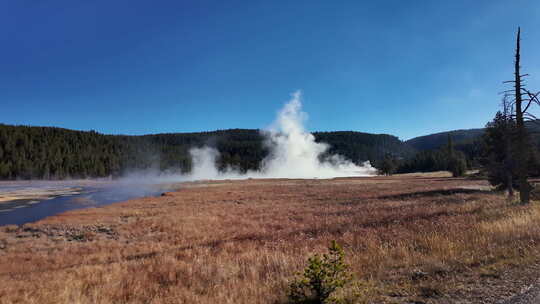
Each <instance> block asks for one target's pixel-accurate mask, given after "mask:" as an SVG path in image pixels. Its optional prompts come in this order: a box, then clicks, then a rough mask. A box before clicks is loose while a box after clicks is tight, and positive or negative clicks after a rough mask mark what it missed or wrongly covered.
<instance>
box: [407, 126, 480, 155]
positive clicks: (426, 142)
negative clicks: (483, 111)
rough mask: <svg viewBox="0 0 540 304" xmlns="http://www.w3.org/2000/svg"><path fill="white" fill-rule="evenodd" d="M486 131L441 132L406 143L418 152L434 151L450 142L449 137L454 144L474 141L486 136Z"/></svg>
mask: <svg viewBox="0 0 540 304" xmlns="http://www.w3.org/2000/svg"><path fill="white" fill-rule="evenodd" d="M484 131H485V129H484V128H481V129H463V130H453V131H446V132H439V133H434V134H429V135H423V136H418V137H415V138H411V139H409V140H407V141H405V143H406V144H408V145H410V146H411V147H413V148H414V149H416V150H434V149H438V148H440V147H442V146H444V145H445V144H446V143H447V142H448V135H450V136H451V137H452V141H453V142H454V143H460V142H465V141H470V140H474V139H476V138H479V137H480V136H482V134H484Z"/></svg>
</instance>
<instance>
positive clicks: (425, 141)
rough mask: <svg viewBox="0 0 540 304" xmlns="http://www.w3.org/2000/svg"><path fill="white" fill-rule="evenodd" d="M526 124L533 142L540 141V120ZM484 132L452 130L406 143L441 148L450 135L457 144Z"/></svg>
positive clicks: (465, 142)
mask: <svg viewBox="0 0 540 304" xmlns="http://www.w3.org/2000/svg"><path fill="white" fill-rule="evenodd" d="M525 125H526V127H527V129H528V130H529V132H530V134H531V137H532V139H533V142H536V143H540V120H536V121H527V122H526V123H525ZM484 132H485V128H476V129H461V130H452V131H446V132H439V133H433V134H428V135H423V136H418V137H415V138H411V139H409V140H406V141H405V143H406V144H407V145H409V146H410V147H412V148H414V149H416V150H419V151H423V150H434V149H439V148H441V147H442V146H444V145H445V144H446V143H447V142H448V135H450V136H451V137H452V141H453V142H454V143H455V144H457V145H463V144H471V143H472V142H474V141H476V140H479V139H480V137H481V136H482V135H483V134H484Z"/></svg>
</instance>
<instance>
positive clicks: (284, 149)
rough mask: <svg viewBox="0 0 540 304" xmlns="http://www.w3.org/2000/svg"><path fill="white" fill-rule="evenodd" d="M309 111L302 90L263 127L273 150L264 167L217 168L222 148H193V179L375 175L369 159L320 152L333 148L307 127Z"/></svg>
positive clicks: (191, 151) (294, 94)
mask: <svg viewBox="0 0 540 304" xmlns="http://www.w3.org/2000/svg"><path fill="white" fill-rule="evenodd" d="M306 119H307V114H306V113H304V112H302V102H301V93H300V92H295V93H293V94H292V98H291V100H290V101H289V102H288V103H287V104H285V106H284V107H283V108H282V109H281V110H280V111H279V113H278V116H277V119H276V121H275V122H274V123H273V124H272V125H271V127H270V128H269V129H268V130H266V131H263V135H264V136H265V137H266V141H265V144H266V145H267V146H268V148H269V150H270V153H269V155H268V157H266V158H265V159H264V160H263V162H262V167H261V170H260V171H249V172H247V173H245V174H241V173H239V172H237V171H235V170H232V169H229V170H225V172H220V171H218V169H217V168H216V165H215V164H216V159H217V157H218V156H219V152H218V151H217V150H216V149H214V148H210V147H202V148H193V149H191V150H190V154H191V157H192V159H193V169H192V172H191V173H190V174H189V176H186V178H187V179H189V180H202V179H240V178H333V177H346V176H369V175H375V174H376V169H375V168H373V167H372V166H371V165H370V163H369V161H366V162H364V163H363V164H362V166H357V165H355V164H354V163H352V162H351V161H349V160H347V159H345V158H343V157H342V156H340V155H330V156H328V157H325V158H324V160H321V158H320V156H322V155H324V153H325V152H327V151H328V149H329V148H330V147H329V146H328V145H327V144H325V143H317V142H315V137H314V136H313V134H311V133H309V132H307V131H306V130H305V129H304V122H305V120H306Z"/></svg>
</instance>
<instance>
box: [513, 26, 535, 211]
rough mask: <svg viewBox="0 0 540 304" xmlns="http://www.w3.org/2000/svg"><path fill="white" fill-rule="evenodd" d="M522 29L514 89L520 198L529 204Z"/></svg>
mask: <svg viewBox="0 0 540 304" xmlns="http://www.w3.org/2000/svg"><path fill="white" fill-rule="evenodd" d="M520 36H521V29H520V28H518V32H517V42H516V58H515V67H514V89H515V93H514V94H515V105H516V106H515V111H516V149H517V151H516V162H517V164H516V165H517V175H518V182H519V200H520V202H521V203H522V204H528V203H529V199H530V192H531V186H530V185H529V182H528V181H527V177H528V168H527V160H528V147H527V130H526V129H525V122H524V119H523V112H524V111H523V108H522V104H523V92H522V84H521V76H522V75H521V74H520V38H521V37H520Z"/></svg>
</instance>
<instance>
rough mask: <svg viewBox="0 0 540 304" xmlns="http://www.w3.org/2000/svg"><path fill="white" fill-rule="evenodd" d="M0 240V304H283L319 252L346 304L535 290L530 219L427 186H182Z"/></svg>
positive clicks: (9, 232) (463, 183) (536, 242)
mask: <svg viewBox="0 0 540 304" xmlns="http://www.w3.org/2000/svg"><path fill="white" fill-rule="evenodd" d="M180 187H181V188H180V189H179V190H178V191H175V192H169V193H166V194H165V195H163V196H161V197H153V198H143V199H136V200H132V201H128V202H124V203H118V204H113V205H109V206H106V207H102V208H92V209H85V210H78V211H72V212H67V213H64V214H60V215H57V216H53V217H49V218H47V219H45V220H42V221H39V222H37V223H34V224H27V225H24V226H22V227H18V226H4V227H0V282H1V284H0V303H221V304H223V303H231V304H232V303H235V304H239V303H286V291H287V286H288V284H289V282H290V281H291V279H293V277H294V274H295V273H296V272H298V271H302V269H303V268H304V267H305V265H306V259H307V258H308V257H309V256H311V255H312V254H314V253H320V252H324V251H325V250H326V247H327V246H328V245H329V243H330V242H331V240H336V241H337V242H338V243H340V244H341V245H343V247H344V250H345V254H346V261H347V263H348V264H350V265H351V270H352V272H353V273H354V276H355V281H354V284H351V285H349V286H348V287H347V288H346V290H345V291H343V293H344V294H346V295H347V297H348V299H349V300H350V301H351V302H352V303H496V302H497V301H498V300H500V299H503V298H504V297H507V296H510V295H512V294H513V293H515V292H517V291H519V289H520V288H521V287H523V286H524V285H525V284H528V283H530V282H533V281H535V280H536V279H537V275H538V273H539V267H538V265H539V262H540V254H539V253H540V207H539V206H538V205H537V204H532V205H530V206H519V205H515V204H513V203H512V202H509V201H507V200H506V198H505V197H504V195H502V194H495V193H491V192H489V191H488V190H487V189H488V187H487V184H486V182H485V181H478V180H467V179H453V178H447V177H436V176H429V177H423V176H414V175H412V176H396V177H374V178H343V179H332V180H244V181H219V182H217V181H216V182H198V183H186V184H183V185H181V186H180Z"/></svg>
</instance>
